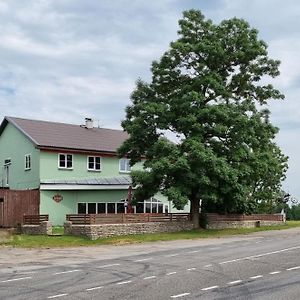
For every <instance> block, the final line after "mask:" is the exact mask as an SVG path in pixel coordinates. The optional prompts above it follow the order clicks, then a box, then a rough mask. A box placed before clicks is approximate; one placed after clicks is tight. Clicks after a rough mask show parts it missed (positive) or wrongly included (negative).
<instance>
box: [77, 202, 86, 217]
mask: <svg viewBox="0 0 300 300" xmlns="http://www.w3.org/2000/svg"><path fill="white" fill-rule="evenodd" d="M77 211H78V213H79V214H86V203H77Z"/></svg>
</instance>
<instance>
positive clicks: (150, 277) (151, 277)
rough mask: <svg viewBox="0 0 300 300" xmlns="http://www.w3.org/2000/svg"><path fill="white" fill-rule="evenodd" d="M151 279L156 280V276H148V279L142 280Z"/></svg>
mask: <svg viewBox="0 0 300 300" xmlns="http://www.w3.org/2000/svg"><path fill="white" fill-rule="evenodd" d="M153 278H156V276H148V277H145V278H144V280H147V279H153Z"/></svg>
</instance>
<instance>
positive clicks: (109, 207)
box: [107, 203, 116, 214]
mask: <svg viewBox="0 0 300 300" xmlns="http://www.w3.org/2000/svg"><path fill="white" fill-rule="evenodd" d="M107 213H108V214H115V213H116V205H115V203H107Z"/></svg>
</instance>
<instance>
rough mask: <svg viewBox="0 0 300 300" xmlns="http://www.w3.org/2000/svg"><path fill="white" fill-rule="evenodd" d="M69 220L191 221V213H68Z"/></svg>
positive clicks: (82, 221) (112, 221)
mask: <svg viewBox="0 0 300 300" xmlns="http://www.w3.org/2000/svg"><path fill="white" fill-rule="evenodd" d="M66 219H67V221H70V222H72V224H75V225H76V224H121V223H146V222H177V221H189V220H190V214H188V213H174V214H150V213H145V214H87V215H85V214H77V215H75V214H73V215H66Z"/></svg>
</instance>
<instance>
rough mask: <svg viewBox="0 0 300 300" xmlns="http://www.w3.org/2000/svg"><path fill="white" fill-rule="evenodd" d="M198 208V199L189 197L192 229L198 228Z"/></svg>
mask: <svg viewBox="0 0 300 300" xmlns="http://www.w3.org/2000/svg"><path fill="white" fill-rule="evenodd" d="M199 209H200V200H199V199H196V198H193V199H191V209H190V213H191V219H192V222H193V225H194V226H193V227H194V229H198V228H200V213H199Z"/></svg>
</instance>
